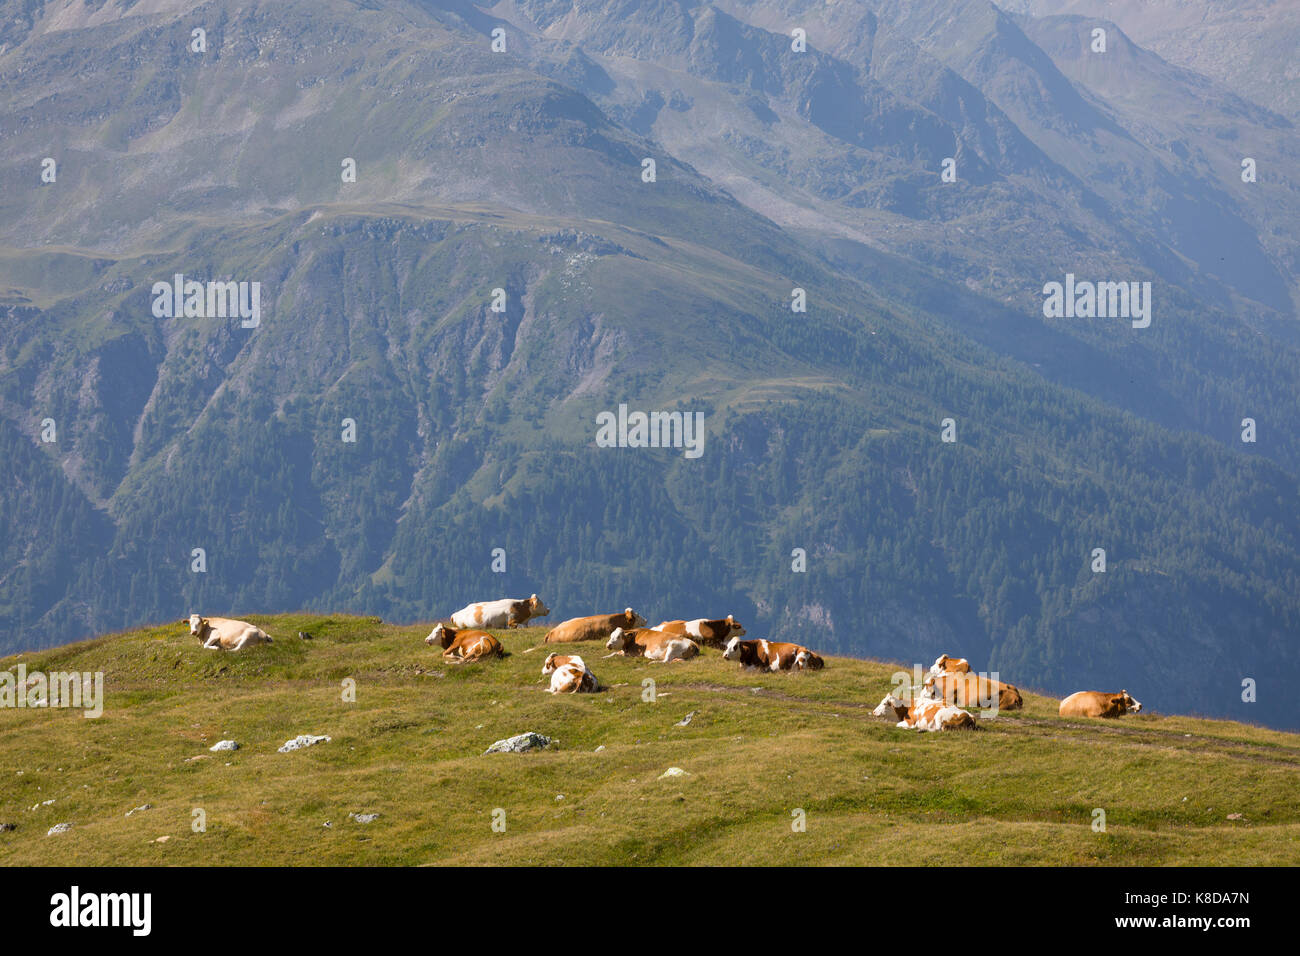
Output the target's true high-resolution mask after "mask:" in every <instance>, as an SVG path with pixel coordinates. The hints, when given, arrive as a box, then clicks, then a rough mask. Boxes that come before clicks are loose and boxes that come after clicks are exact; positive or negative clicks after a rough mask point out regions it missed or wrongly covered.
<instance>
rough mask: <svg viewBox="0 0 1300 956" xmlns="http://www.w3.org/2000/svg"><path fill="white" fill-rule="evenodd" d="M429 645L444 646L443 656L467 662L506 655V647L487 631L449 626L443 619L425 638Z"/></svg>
mask: <svg viewBox="0 0 1300 956" xmlns="http://www.w3.org/2000/svg"><path fill="white" fill-rule="evenodd" d="M424 643H426V644H428V645H429V646H431V647H432V646H433V645H434V644H437V645H439V646H441V647H442V656H443V657H449V658H453V659H457V660H462V661H466V662H473V661H481V660H482V659H483V658H485V657H504V656H505V648H503V647H502V646H501V642H500V641H498V640H497V639H496V638H495V637H493V636H492V635H491V634H489V633H488V632H487V631H474V630H471V629H469V628H467V627H466V628H461V629H460V630H457V629H455V628H451V627H448V626H447V625H446V624H443V623H442V622H441V621H440V622H438V624H437V626H435V627H434V629H433V630H432V631H430V632H429V636H428V637H426V638H425V639H424Z"/></svg>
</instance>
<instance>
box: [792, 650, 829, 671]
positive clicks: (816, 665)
mask: <svg viewBox="0 0 1300 956" xmlns="http://www.w3.org/2000/svg"><path fill="white" fill-rule="evenodd" d="M825 666H826V662H825V661H824V660H822V658H821V655H820V654H814V653H813V652H812V651H810V650H808V649H807V648H804V649H803V650H801V651H800V652H799V653H798V654H796V655H795V656H794V668H795V670H800V671H819V670H821V669H822V668H823V667H825Z"/></svg>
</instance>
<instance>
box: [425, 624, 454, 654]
mask: <svg viewBox="0 0 1300 956" xmlns="http://www.w3.org/2000/svg"><path fill="white" fill-rule="evenodd" d="M455 639H456V632H455V631H453V630H452V629H451V628H449V627H447V626H446V625H445V624H443V623H442V621H439V622H438V623H437V624H435V625H434V626H433V630H432V631H430V632H429V636H428V637H426V638H425V639H424V643H426V644H428V645H429V646H430V647H433V646H434V645H435V644H437V645H439V646H441V647H442V649H443V650H446V649H447V648H449V647H451V642H452V641H454V640H455Z"/></svg>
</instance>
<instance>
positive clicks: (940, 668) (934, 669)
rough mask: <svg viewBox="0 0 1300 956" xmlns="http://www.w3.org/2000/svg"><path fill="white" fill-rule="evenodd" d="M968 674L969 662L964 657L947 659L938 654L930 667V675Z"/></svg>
mask: <svg viewBox="0 0 1300 956" xmlns="http://www.w3.org/2000/svg"><path fill="white" fill-rule="evenodd" d="M945 671H946V672H948V673H950V674H969V673H970V661H968V660H966V658H964V657H949V656H948V655H947V654H940V655H939V656H938V657H937V658H936V659H935V662H934V663H933V664H931V665H930V673H931V674H942V673H944V672H945Z"/></svg>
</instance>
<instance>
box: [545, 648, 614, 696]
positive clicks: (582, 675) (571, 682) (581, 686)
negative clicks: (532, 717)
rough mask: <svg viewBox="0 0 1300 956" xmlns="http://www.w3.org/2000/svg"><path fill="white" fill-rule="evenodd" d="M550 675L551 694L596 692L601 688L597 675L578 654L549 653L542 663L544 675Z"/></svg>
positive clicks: (549, 691)
mask: <svg viewBox="0 0 1300 956" xmlns="http://www.w3.org/2000/svg"><path fill="white" fill-rule="evenodd" d="M548 675H549V676H550V678H551V686H550V687H548V688H547V692H548V693H551V694H594V693H595V692H596V691H597V690H599V689H600V682H599V681H598V680H596V675H595V674H593V673H592V672H591V671H589V670H588V669H587V665H586V663H585V662H584V661H583V659H582V658H581V657H579V656H578V655H577V654H567V655H566V654H554V653H552V654H549V655H547V658H546V662H545V663H544V664H542V676H543V677H546V676H548Z"/></svg>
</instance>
